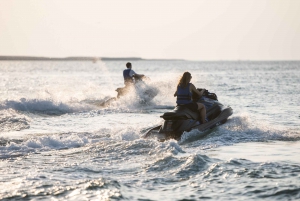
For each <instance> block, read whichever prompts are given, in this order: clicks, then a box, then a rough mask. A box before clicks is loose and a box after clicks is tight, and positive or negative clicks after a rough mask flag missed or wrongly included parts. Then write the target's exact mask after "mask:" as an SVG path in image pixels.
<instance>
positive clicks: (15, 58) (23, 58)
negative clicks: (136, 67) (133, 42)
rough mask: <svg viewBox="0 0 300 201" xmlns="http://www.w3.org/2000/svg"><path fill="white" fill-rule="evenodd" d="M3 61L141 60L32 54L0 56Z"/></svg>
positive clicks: (134, 58)
mask: <svg viewBox="0 0 300 201" xmlns="http://www.w3.org/2000/svg"><path fill="white" fill-rule="evenodd" d="M0 60H2V61H3V60H4V61H97V60H130V61H132V60H143V59H142V58H139V57H117V58H111V57H64V58H59V57H34V56H0Z"/></svg>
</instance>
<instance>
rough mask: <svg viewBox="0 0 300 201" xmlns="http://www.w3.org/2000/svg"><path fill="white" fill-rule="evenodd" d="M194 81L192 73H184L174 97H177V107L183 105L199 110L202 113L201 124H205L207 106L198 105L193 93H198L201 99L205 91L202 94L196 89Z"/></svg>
mask: <svg viewBox="0 0 300 201" xmlns="http://www.w3.org/2000/svg"><path fill="white" fill-rule="evenodd" d="M191 79H192V76H191V73H189V72H185V73H183V75H182V77H181V78H180V80H179V82H178V85H177V90H176V92H175V93H174V97H175V96H177V100H176V103H177V105H180V106H181V105H183V106H185V107H187V108H189V109H190V110H193V111H195V110H199V112H200V120H199V121H200V123H201V124H204V123H205V116H206V109H205V106H204V105H203V104H202V103H196V102H193V100H192V95H193V93H196V94H197V95H199V97H201V96H202V94H203V93H204V92H205V89H202V90H201V91H200V92H199V91H198V90H197V89H196V87H195V86H194V85H193V84H192V83H190V81H191Z"/></svg>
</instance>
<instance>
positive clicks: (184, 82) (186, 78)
mask: <svg viewBox="0 0 300 201" xmlns="http://www.w3.org/2000/svg"><path fill="white" fill-rule="evenodd" d="M191 77H192V76H191V73H189V72H184V73H183V75H182V77H181V78H180V80H179V82H178V86H180V87H183V88H185V87H187V86H188V84H189V82H190V80H191Z"/></svg>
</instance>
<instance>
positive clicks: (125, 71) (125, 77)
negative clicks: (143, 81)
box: [123, 68, 133, 83]
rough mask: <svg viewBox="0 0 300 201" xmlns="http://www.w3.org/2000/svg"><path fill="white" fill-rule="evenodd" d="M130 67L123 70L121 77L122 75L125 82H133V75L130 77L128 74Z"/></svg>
mask: <svg viewBox="0 0 300 201" xmlns="http://www.w3.org/2000/svg"><path fill="white" fill-rule="evenodd" d="M130 71H131V69H130V68H127V69H125V70H124V71H123V77H124V82H125V83H133V77H131V76H130V75H129V73H130Z"/></svg>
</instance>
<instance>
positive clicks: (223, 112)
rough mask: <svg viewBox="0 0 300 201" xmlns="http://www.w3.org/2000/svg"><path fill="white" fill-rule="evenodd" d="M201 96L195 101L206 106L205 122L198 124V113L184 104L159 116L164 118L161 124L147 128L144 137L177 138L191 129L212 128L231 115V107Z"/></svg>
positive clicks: (162, 139)
mask: <svg viewBox="0 0 300 201" xmlns="http://www.w3.org/2000/svg"><path fill="white" fill-rule="evenodd" d="M208 97H209V96H207V97H203V98H201V99H199V100H198V101H197V102H201V103H203V104H204V105H205V107H206V117H207V120H208V121H207V122H206V123H204V124H200V123H199V121H198V119H199V113H198V112H197V111H196V112H195V111H191V110H189V109H188V108H185V107H184V106H176V107H175V109H174V110H173V112H167V113H164V114H163V115H162V116H161V117H162V118H163V119H164V120H165V121H164V122H163V124H162V125H160V126H156V127H154V128H151V129H149V130H148V131H147V132H146V133H145V134H144V138H156V139H158V140H159V141H164V140H168V139H176V140H179V139H180V138H181V135H182V134H183V132H185V131H187V132H189V131H191V130H195V129H197V130H199V131H201V133H203V131H206V130H208V129H211V128H214V127H215V126H218V125H220V124H223V123H225V122H226V121H227V119H228V117H229V116H230V115H232V113H233V110H232V108H231V107H225V106H224V105H222V104H221V103H220V102H218V101H217V98H213V99H211V97H209V98H208Z"/></svg>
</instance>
